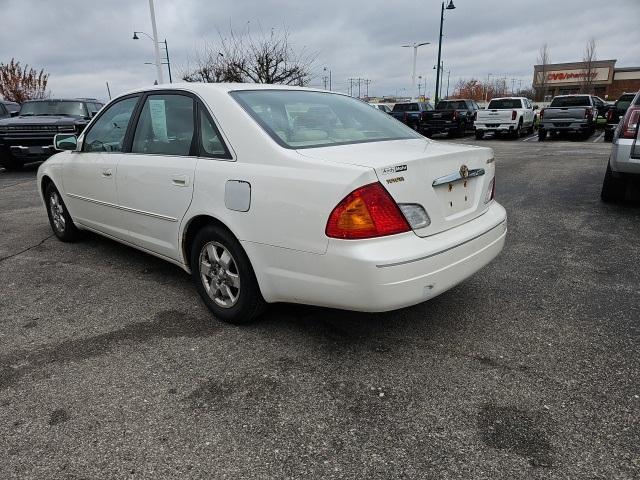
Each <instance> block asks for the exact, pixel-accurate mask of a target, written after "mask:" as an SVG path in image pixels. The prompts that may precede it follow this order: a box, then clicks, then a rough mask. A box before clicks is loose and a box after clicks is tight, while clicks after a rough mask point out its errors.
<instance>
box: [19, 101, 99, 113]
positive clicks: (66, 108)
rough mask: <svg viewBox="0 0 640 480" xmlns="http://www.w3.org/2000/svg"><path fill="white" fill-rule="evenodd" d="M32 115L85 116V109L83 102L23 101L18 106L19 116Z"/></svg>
mask: <svg viewBox="0 0 640 480" xmlns="http://www.w3.org/2000/svg"><path fill="white" fill-rule="evenodd" d="M32 115H65V116H72V117H86V116H87V109H86V108H85V106H84V102H67V101H62V102H61V101H47V100H43V101H38V102H25V103H23V104H22V108H20V116H21V117H25V116H32Z"/></svg>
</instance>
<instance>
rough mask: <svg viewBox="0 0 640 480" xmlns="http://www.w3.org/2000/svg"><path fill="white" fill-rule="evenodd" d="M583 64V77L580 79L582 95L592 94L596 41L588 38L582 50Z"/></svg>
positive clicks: (595, 73)
mask: <svg viewBox="0 0 640 480" xmlns="http://www.w3.org/2000/svg"><path fill="white" fill-rule="evenodd" d="M582 61H583V62H584V77H583V78H582V82H581V83H582V85H581V91H582V93H593V82H594V79H595V77H596V75H597V71H596V69H595V66H594V64H595V62H596V39H595V38H593V37H592V38H590V39H589V40H588V41H587V45H586V46H585V48H584V54H583V56H582Z"/></svg>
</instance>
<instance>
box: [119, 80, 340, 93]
mask: <svg viewBox="0 0 640 480" xmlns="http://www.w3.org/2000/svg"><path fill="white" fill-rule="evenodd" d="M154 90H186V91H188V92H193V93H203V94H204V93H207V92H211V91H212V90H214V91H218V92H234V91H241V90H298V91H308V92H322V93H332V94H334V95H345V94H343V93H340V92H328V91H327V90H323V89H320V88H308V87H297V86H292V85H279V84H278V85H276V84H266V83H200V82H182V83H170V84H161V85H153V86H149V87H146V88H137V89H135V90H131V91H130V92H127V93H126V94H125V95H128V94H132V93H141V92H150V91H154Z"/></svg>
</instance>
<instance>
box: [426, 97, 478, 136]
mask: <svg viewBox="0 0 640 480" xmlns="http://www.w3.org/2000/svg"><path fill="white" fill-rule="evenodd" d="M478 110H480V107H478V104H477V103H476V102H475V101H474V100H441V101H439V102H438V104H437V105H436V108H435V110H434V111H430V112H427V113H426V114H425V121H424V123H423V129H424V132H425V135H426V136H427V137H430V136H431V135H434V134H436V133H447V134H448V135H449V136H451V137H453V136H463V135H464V134H465V133H466V132H467V131H468V130H473V122H474V120H475V118H476V113H477V112H478Z"/></svg>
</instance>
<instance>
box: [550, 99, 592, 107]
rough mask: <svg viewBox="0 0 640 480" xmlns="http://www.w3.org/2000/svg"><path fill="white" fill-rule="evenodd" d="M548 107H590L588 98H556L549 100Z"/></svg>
mask: <svg viewBox="0 0 640 480" xmlns="http://www.w3.org/2000/svg"><path fill="white" fill-rule="evenodd" d="M549 106H550V107H590V106H591V103H590V102H589V97H587V96H576V97H556V98H554V99H553V100H551V104H550V105H549Z"/></svg>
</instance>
